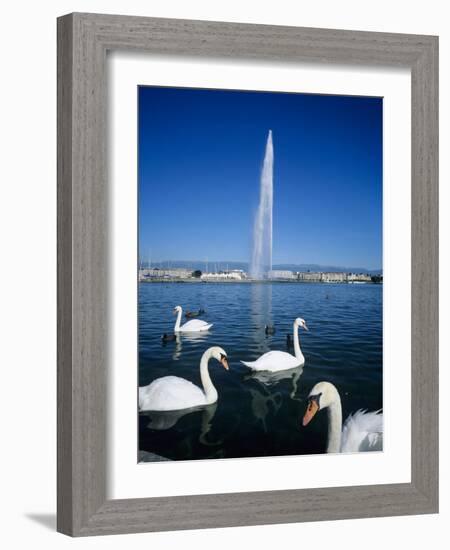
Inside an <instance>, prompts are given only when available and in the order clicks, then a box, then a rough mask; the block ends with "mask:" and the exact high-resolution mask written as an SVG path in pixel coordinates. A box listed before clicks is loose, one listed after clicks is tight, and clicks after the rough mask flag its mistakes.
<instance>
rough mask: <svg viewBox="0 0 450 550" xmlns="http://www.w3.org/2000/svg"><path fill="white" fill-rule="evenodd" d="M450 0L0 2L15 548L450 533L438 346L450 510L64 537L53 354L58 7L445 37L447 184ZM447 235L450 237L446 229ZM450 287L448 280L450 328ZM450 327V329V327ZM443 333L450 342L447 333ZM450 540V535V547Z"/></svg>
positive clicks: (4, 279) (8, 494)
mask: <svg viewBox="0 0 450 550" xmlns="http://www.w3.org/2000/svg"><path fill="white" fill-rule="evenodd" d="M446 4H448V3H447V2H438V1H433V0H428V2H426V3H425V2H423V1H420V2H419V1H409V2H392V0H389V1H385V0H378V1H377V2H376V3H374V2H370V3H367V2H361V1H349V0H341V1H340V2H335V1H333V0H329V1H325V0H316V1H315V2H300V1H297V2H288V1H284V0H277V2H273V1H272V2H262V1H259V2H255V1H250V0H248V1H245V0H237V1H233V0H227V1H226V2H225V1H220V2H210V1H200V0H199V1H196V0H189V2H186V1H185V0H179V1H175V0H173V1H172V0H165V1H164V2H163V1H159V0H154V1H152V2H144V1H142V2H137V1H134V0H127V1H126V2H125V1H123V0H122V1H114V0H110V1H109V2H108V3H107V6H105V3H104V2H100V1H96V0H90V1H89V2H88V1H71V2H69V1H66V0H59V1H58V2H56V1H55V2H53V1H47V2H45V3H34V2H21V1H17V2H15V3H14V4H13V3H8V4H5V5H4V6H2V23H3V24H2V32H1V34H0V40H1V47H0V52H1V53H0V55H1V68H2V83H1V86H0V94H1V101H0V109H1V113H0V115H1V116H0V132H1V134H0V136H1V138H0V139H1V151H2V156H1V163H0V173H1V179H0V181H1V200H0V224H1V227H0V235H1V248H0V250H1V254H2V259H3V262H2V269H1V270H0V277H1V281H0V297H1V301H0V306H1V307H0V311H1V322H2V324H1V333H0V334H1V339H0V342H1V344H2V354H1V374H2V376H1V385H0V387H1V394H0V395H1V399H0V404H1V427H2V438H1V441H2V451H1V454H0V456H1V462H2V464H1V468H0V472H1V476H2V480H1V484H0V487H1V506H2V510H1V518H2V529H1V531H0V537H1V541H2V543H3V544H4V545H5V546H6V547H8V548H16V547H17V548H19V547H20V548H26V547H27V545H30V546H31V545H33V546H37V547H45V548H49V549H52V548H65V547H68V546H69V545H70V546H71V547H73V546H75V547H83V548H85V547H86V548H87V547H92V546H95V547H99V548H107V547H108V548H111V547H112V548H120V547H123V546H124V545H126V546H127V547H128V548H130V549H131V548H137V547H139V548H141V547H142V546H143V545H148V546H149V547H150V546H151V547H152V549H159V548H165V549H167V548H175V547H177V546H181V545H182V546H183V547H184V548H187V549H189V548H211V547H212V546H215V547H217V548H224V549H225V548H226V549H228V548H230V546H233V545H235V546H236V547H238V548H242V547H245V545H249V544H253V545H255V544H256V545H258V546H259V547H260V548H271V547H273V546H274V545H280V544H284V545H286V546H287V545H291V544H292V545H293V546H298V547H303V548H305V547H308V546H310V547H311V546H314V547H319V548H320V547H325V546H333V547H334V548H344V547H345V548H360V547H361V546H362V545H364V547H365V548H368V549H371V548H373V549H375V548H376V549H377V550H378V549H380V548H391V547H393V546H394V545H396V544H398V541H400V540H401V542H402V546H404V547H406V548H408V549H409V548H423V547H425V546H426V547H428V546H429V545H430V544H431V545H432V546H435V545H439V546H442V544H440V543H439V538H440V537H441V540H443V541H445V540H448V522H449V520H450V494H449V490H448V489H449V464H450V460H449V458H450V457H449V454H450V453H449V451H450V445H449V443H448V424H447V422H448V419H449V418H448V417H449V414H448V413H449V403H448V400H447V399H446V395H447V393H448V384H449V380H450V375H449V372H448V358H446V356H445V351H444V353H442V354H441V392H440V393H441V427H442V432H441V514H440V515H439V516H423V517H408V518H385V519H368V520H356V521H340V522H328V523H317V524H315V523H312V524H300V525H284V526H264V527H245V528H239V529H220V530H208V531H193V532H178V533H159V534H151V535H149V534H143V535H127V536H120V537H105V538H91V539H78V540H75V541H73V540H70V539H69V538H66V537H63V536H62V535H58V534H56V533H54V514H55V469H56V459H55V447H56V439H55V410H56V398H55V386H56V376H55V360H56V348H55V344H56V295H55V280H56V247H55V237H56V221H55V220H56V188H55V179H56V154H55V151H56V137H55V127H56V49H55V45H56V28H55V17H57V16H58V15H60V14H63V13H67V12H71V11H91V12H92V11H95V12H108V13H122V14H135V15H149V16H161V17H180V18H188V19H189V18H191V19H195V18H197V19H210V20H225V21H226V20H228V21H241V22H251V23H272V24H280V25H283V24H284V25H302V26H312V27H329V28H333V27H334V28H347V29H355V30H358V29H359V30H372V31H387V32H410V33H424V34H439V35H440V53H441V61H440V70H441V72H440V86H441V92H440V95H441V97H442V98H444V101H442V103H441V106H440V113H441V115H440V119H441V136H440V148H441V181H442V182H448V181H449V176H450V173H449V160H448V150H449V148H450V128H449V122H450V120H449V107H448V101H447V100H446V98H448V97H449V96H450V28H449V25H448V23H449V18H448V15H447V10H446ZM449 199H450V191H449V186H448V185H442V186H441V196H440V208H441V220H442V221H441V251H442V257H441V280H442V281H444V275H445V274H446V273H447V268H448V267H450V256H449V254H450V246H449V239H448V235H449V234H450V216H449V215H448V209H449V207H450V200H449ZM446 236H447V237H446ZM448 305H449V290H448V285H445V284H442V285H441V312H442V314H441V317H442V321H441V334H442V335H443V336H447V335H448V332H449V329H450V326H449V320H448V315H444V313H445V310H446V309H447V308H448ZM447 337H448V336H447ZM442 340H443V341H444V338H442ZM444 544H445V543H444Z"/></svg>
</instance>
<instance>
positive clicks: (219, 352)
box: [209, 346, 230, 370]
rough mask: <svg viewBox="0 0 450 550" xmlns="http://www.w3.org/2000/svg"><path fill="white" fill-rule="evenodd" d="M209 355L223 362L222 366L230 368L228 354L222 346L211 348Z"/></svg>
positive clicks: (226, 368)
mask: <svg viewBox="0 0 450 550" xmlns="http://www.w3.org/2000/svg"><path fill="white" fill-rule="evenodd" d="M209 356H210V357H214V359H217V361H219V363H221V364H222V367H223V368H224V369H225V370H229V368H230V367H229V366H228V356H227V353H226V351H225V350H224V349H222V348H220V347H219V346H214V347H212V348H209Z"/></svg>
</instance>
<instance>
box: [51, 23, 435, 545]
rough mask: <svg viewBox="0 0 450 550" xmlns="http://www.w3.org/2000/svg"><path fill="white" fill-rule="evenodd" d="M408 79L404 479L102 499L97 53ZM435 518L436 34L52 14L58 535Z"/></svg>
mask: <svg viewBox="0 0 450 550" xmlns="http://www.w3.org/2000/svg"><path fill="white" fill-rule="evenodd" d="M125 49H128V50H130V49H131V50H136V51H138V52H148V53H150V54H152V53H158V54H159V53H164V54H174V55H186V54H188V55H190V56H218V57H229V58H254V59H265V60H275V61H276V60H280V61H286V60H288V61H292V62H295V61H311V62H320V63H322V62H323V63H333V64H336V63H338V64H349V63H359V64H364V65H369V66H370V65H372V66H373V65H389V66H399V67H409V68H410V69H411V73H412V89H411V91H412V143H411V147H412V187H411V189H412V365H411V368H412V396H411V399H412V403H414V407H412V412H411V414H412V434H411V435H412V449H411V453H412V455H411V458H412V481H411V483H402V484H390V485H373V486H356V487H338V488H327V489H302V490H285V491H264V492H251V493H232V494H223V495H217V494H213V495H192V496H178V497H164V498H145V499H130V500H107V498H106V481H107V479H106V476H107V473H106V441H105V438H106V435H105V434H106V431H107V430H106V403H105V400H106V397H105V387H106V373H107V365H108V355H107V349H108V347H107V342H108V329H107V327H108V301H107V294H108V290H107V288H108V285H107V281H108V273H107V254H108V179H107V171H106V166H107V162H106V146H105V142H106V139H105V138H106V94H107V80H106V52H107V51H108V50H125ZM437 511H438V38H437V37H435V36H418V35H406V34H387V33H372V32H355V31H345V30H326V29H310V28H297V27H279V26H266V25H247V24H236V23H216V22H209V21H186V20H176V19H153V18H143V17H124V16H116V15H95V14H81V13H75V14H70V15H66V16H63V17H61V18H59V19H58V530H59V531H61V532H63V533H66V534H69V535H73V536H82V535H99V534H111V533H132V532H139V531H163V530H175V529H193V528H207V527H227V526H236V525H259V524H270V523H272V524H273V523H288V522H302V521H317V520H330V519H343V518H361V517H371V516H394V515H405V514H427V513H434V512H437Z"/></svg>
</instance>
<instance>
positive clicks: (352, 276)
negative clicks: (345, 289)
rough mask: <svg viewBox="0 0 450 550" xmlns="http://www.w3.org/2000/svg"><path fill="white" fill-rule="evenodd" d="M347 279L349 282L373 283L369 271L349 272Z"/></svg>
mask: <svg viewBox="0 0 450 550" xmlns="http://www.w3.org/2000/svg"><path fill="white" fill-rule="evenodd" d="M347 281H348V282H349V283H371V282H372V276H371V275H369V274H368V273H348V274H347Z"/></svg>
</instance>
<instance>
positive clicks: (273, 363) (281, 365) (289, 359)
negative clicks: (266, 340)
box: [241, 351, 301, 372]
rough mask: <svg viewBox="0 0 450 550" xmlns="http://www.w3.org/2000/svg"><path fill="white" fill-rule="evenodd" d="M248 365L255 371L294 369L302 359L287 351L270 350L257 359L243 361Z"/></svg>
mask: <svg viewBox="0 0 450 550" xmlns="http://www.w3.org/2000/svg"><path fill="white" fill-rule="evenodd" d="M241 363H243V364H244V365H245V366H246V367H248V368H249V369H252V370H254V371H270V372H278V371H281V370H287V369H293V368H295V367H299V366H300V365H301V361H300V360H299V359H297V357H295V356H294V355H291V354H290V353H286V352H285V351H268V352H267V353H265V354H264V355H261V357H259V358H258V359H257V360H256V361H241Z"/></svg>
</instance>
